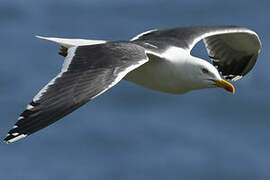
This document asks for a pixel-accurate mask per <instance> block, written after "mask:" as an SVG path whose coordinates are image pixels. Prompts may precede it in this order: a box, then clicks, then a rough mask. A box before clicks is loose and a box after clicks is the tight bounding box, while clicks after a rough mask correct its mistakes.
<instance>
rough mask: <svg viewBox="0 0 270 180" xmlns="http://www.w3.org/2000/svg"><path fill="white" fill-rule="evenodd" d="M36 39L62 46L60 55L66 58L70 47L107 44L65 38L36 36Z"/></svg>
mask: <svg viewBox="0 0 270 180" xmlns="http://www.w3.org/2000/svg"><path fill="white" fill-rule="evenodd" d="M36 37H37V38H39V39H45V40H48V41H52V42H56V43H57V44H59V45H60V46H61V48H60V52H59V54H60V55H61V56H64V57H66V56H67V50H68V48H70V47H73V46H85V45H94V44H103V43H106V41H104V40H89V39H65V38H55V37H44V36H36Z"/></svg>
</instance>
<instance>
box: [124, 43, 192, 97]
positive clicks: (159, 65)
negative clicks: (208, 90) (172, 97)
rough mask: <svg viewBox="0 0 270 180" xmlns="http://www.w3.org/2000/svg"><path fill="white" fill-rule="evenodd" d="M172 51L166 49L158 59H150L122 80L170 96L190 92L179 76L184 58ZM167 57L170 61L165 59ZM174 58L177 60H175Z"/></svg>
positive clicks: (181, 76)
mask: <svg viewBox="0 0 270 180" xmlns="http://www.w3.org/2000/svg"><path fill="white" fill-rule="evenodd" d="M177 49H178V50H179V48H177ZM174 50H176V49H174ZM172 51H173V50H172V49H168V50H167V51H165V52H164V53H163V54H159V59H156V58H157V56H155V57H156V58H154V59H153V58H151V57H150V61H149V62H147V63H145V64H144V65H142V66H140V67H139V68H137V69H135V70H133V71H131V72H130V73H128V74H127V75H126V76H125V78H124V79H125V80H128V81H131V82H133V83H136V84H138V85H141V86H143V87H146V88H149V89H153V90H157V91H162V92H166V93H172V94H183V93H186V92H187V91H189V90H191V89H189V88H188V87H187V86H186V82H185V77H183V75H182V74H181V72H182V71H183V70H184V69H185V60H186V58H185V57H186V56H183V55H182V56H181V55H180V56H179V53H180V52H179V51H177V52H176V51H174V52H172ZM175 53H176V54H175ZM155 55H156V54H155ZM163 55H165V56H163ZM168 57H170V59H167V58H168ZM176 57H178V60H176V59H175V58H176ZM179 57H182V58H181V59H179Z"/></svg>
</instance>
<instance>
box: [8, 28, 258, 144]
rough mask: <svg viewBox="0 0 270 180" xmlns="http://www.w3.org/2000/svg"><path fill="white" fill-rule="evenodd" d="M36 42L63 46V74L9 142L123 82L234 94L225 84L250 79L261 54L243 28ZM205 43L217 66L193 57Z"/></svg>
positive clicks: (25, 114)
mask: <svg viewBox="0 0 270 180" xmlns="http://www.w3.org/2000/svg"><path fill="white" fill-rule="evenodd" d="M37 37H38V38H41V39H45V40H49V41H53V42H56V43H58V44H59V45H60V46H61V49H60V52H59V54H60V55H62V56H64V57H65V59H64V62H63V65H62V69H61V71H60V73H59V74H58V75H56V77H55V78H53V79H52V80H51V81H50V82H49V83H48V84H47V85H46V86H45V87H43V88H42V89H41V90H40V91H39V93H38V94H37V95H36V96H35V97H34V98H33V100H32V101H31V102H30V103H29V104H28V105H27V107H26V110H25V111H24V112H23V113H21V115H20V116H19V118H18V120H17V122H16V123H15V125H14V126H13V128H12V129H11V130H10V131H9V132H8V135H7V137H6V138H5V140H4V141H5V142H6V143H12V142H15V141H17V140H19V139H22V138H24V137H26V136H28V135H30V134H33V133H35V132H37V131H39V130H41V129H43V128H45V127H47V126H49V125H50V124H52V123H54V122H56V121H57V120H59V119H61V118H62V117H64V116H66V115H67V114H69V113H71V112H72V111H74V110H75V109H77V108H79V107H80V106H82V105H84V104H85V103H87V102H88V101H90V100H92V99H94V98H95V97H97V96H99V95H101V94H102V93H104V92H105V91H107V90H108V89H110V88H111V87H113V86H114V85H116V84H117V83H118V82H119V81H120V80H122V79H124V80H127V81H130V82H133V83H136V84H138V85H141V86H143V87H146V88H150V89H152V90H156V91H161V92H165V93H171V94H184V93H187V92H189V91H192V90H198V89H204V88H216V87H220V88H224V89H225V90H227V91H229V92H231V93H234V92H235V89H234V87H233V85H232V84H231V83H230V82H228V81H226V80H224V79H227V80H231V81H237V80H239V79H241V78H242V77H243V76H245V75H246V74H247V73H248V72H249V71H250V70H251V69H252V68H253V67H254V65H255V63H256V61H257V58H258V54H259V53H260V51H261V42H260V39H259V37H258V35H257V34H256V33H255V32H254V31H252V30H250V29H247V28H244V27H238V26H192V27H178V28H171V29H163V30H156V29H154V30H150V31H147V32H144V33H141V34H139V35H137V36H136V37H134V38H132V39H131V40H128V41H109V42H108V41H104V40H87V39H64V38H54V37H42V36H37ZM201 40H203V42H204V44H205V47H206V50H207V52H208V55H209V57H210V59H211V62H212V64H211V63H210V62H208V61H207V60H204V59H201V58H199V57H195V56H193V55H191V53H190V52H191V50H192V48H193V47H194V46H195V45H196V44H197V43H198V42H199V41H201ZM222 76H223V78H224V79H223V78H222Z"/></svg>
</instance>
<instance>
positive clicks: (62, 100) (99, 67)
mask: <svg viewBox="0 0 270 180" xmlns="http://www.w3.org/2000/svg"><path fill="white" fill-rule="evenodd" d="M147 61H148V58H147V56H146V54H145V50H144V48H142V47H140V46H138V45H135V44H132V43H128V42H111V43H105V44H98V45H91V46H78V47H71V48H69V49H68V55H67V56H66V58H65V61H64V64H63V66H62V70H61V72H60V73H59V74H58V75H57V76H56V77H55V78H54V79H52V80H51V81H50V82H49V83H48V84H47V85H46V86H45V87H44V88H43V89H42V90H41V91H40V92H39V93H38V94H37V95H36V96H35V97H34V99H33V101H32V102H31V103H30V104H29V105H28V106H27V108H26V110H25V111H24V112H23V113H22V114H21V115H20V117H19V118H18V121H17V122H16V124H15V125H14V127H13V129H11V130H10V131H9V132H8V136H7V137H6V138H5V141H6V142H7V143H11V142H14V141H16V140H19V139H21V138H23V137H25V136H27V135H30V134H32V133H34V132H36V131H38V130H40V129H42V128H44V127H46V126H48V125H50V124H52V123H54V122H55V121H57V120H59V119H60V118H62V117H64V116H65V115H67V114H69V113H71V112H72V111H74V110H75V109H77V108H78V107H80V106H82V105H83V104H85V103H86V102H88V101H89V100H91V99H93V98H95V97H96V96H98V95H100V94H102V93H103V92H105V91H106V90H108V89H109V88H111V87H112V86H114V85H115V84H116V83H118V82H119V81H120V80H121V79H122V78H123V77H124V76H125V75H126V74H127V73H128V72H130V71H132V70H133V69H135V68H137V67H139V66H140V65H142V64H144V63H145V62H147Z"/></svg>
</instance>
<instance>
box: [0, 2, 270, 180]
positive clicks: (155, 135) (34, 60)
mask: <svg viewBox="0 0 270 180" xmlns="http://www.w3.org/2000/svg"><path fill="white" fill-rule="evenodd" d="M269 6H270V1H268V0H260V1H247V0H238V1H235V0H227V1H216V0H204V1H201V0H193V1H191V0H181V1H180V0H148V1H146V0H136V1H126V0H114V1H105V0H92V1H87V0H70V1H66V0H65V1H64V0H58V1H55V0H46V1H45V0H44V1H36V0H27V1H22V0H18V1H10V0H1V2H0V52H1V60H0V84H1V86H0V94H1V96H0V97H1V101H0V106H1V108H0V112H1V121H0V136H1V137H2V138H4V137H5V135H6V133H7V131H8V130H9V129H10V128H11V127H12V126H13V124H14V123H15V122H16V119H17V117H18V115H19V114H20V113H21V112H22V111H23V110H24V108H25V106H26V104H27V103H28V102H30V100H31V99H32V97H33V96H34V95H35V94H36V93H37V92H38V91H39V89H41V87H43V85H45V84H46V83H47V82H48V81H49V80H50V79H51V78H52V77H54V76H55V75H56V74H57V73H58V71H59V69H60V67H61V64H62V59H63V58H62V57H60V56H58V55H57V52H58V46H57V45H55V44H53V43H50V42H46V41H43V40H39V39H36V38H35V37H34V35H47V36H56V37H66V38H75V37H77V38H89V39H105V40H119V39H129V38H131V37H133V36H134V35H136V34H138V33H140V32H143V31H145V30H149V29H152V28H169V27H176V26H188V25H223V24H233V25H241V26H246V27H248V28H251V29H253V30H255V31H256V32H257V33H258V34H259V35H260V37H261V40H262V44H263V50H262V53H261V54H260V56H259V60H258V63H257V64H256V66H255V68H254V70H252V72H251V73H249V74H248V75H247V76H246V77H245V78H243V79H242V80H240V81H238V82H236V83H234V85H235V87H236V94H235V95H231V94H229V93H227V92H225V91H224V90H222V89H208V90H201V91H194V92H191V93H188V94H186V95H177V96H176V95H169V94H163V93H159V92H155V91H152V90H148V89H145V88H143V87H139V86H137V85H134V84H131V83H129V82H125V81H123V82H121V83H119V84H118V85H117V86H115V87H113V88H112V89H111V90H110V91H107V92H106V93H105V94H103V95H102V96H100V97H98V98H96V99H95V100H94V101H92V102H91V103H88V104H87V105H85V106H83V107H82V108H80V109H79V110H77V111H75V112H74V113H72V114H70V115H69V116H67V117H65V118H63V119H62V120H60V121H58V122H57V123H55V124H53V125H52V126H50V127H48V128H46V129H43V130H41V131H39V132H38V133H36V134H33V135H31V136H29V137H28V138H26V139H24V140H21V141H19V142H17V143H14V144H10V145H6V144H4V143H1V144H0V157H1V162H0V179H1V180H2V179H9V180H13V179H14V180H15V179H16V180H47V179H65V180H72V179H79V180H83V179H94V180H96V179H98V180H108V179H112V180H152V179H153V180H164V179H168V180H179V179H181V180H198V179H199V180H228V179H230V180H234V179H235V180H239V179H243V180H254V179H256V180H269V179H270V171H269V167H270V141H269V139H270V133H269V129H270V118H269V110H270V109H269V107H270V101H269V100H270V94H269V90H270V78H269V76H270V73H269V67H270V61H269V59H270V51H269V47H270V39H269V38H270V36H269V35H268V34H269V32H270V24H269V16H270V13H269ZM194 53H198V54H200V55H202V56H205V50H204V49H203V46H200V45H199V46H198V47H197V48H196V49H195V52H194ZM205 57H206V56H205Z"/></svg>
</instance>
